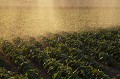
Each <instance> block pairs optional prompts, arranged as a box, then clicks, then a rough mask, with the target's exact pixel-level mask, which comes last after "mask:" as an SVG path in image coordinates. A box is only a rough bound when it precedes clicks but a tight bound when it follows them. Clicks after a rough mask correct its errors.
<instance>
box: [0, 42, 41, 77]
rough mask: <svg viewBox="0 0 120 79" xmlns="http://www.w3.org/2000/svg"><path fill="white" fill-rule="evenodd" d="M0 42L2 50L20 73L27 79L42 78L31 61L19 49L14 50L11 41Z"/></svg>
mask: <svg viewBox="0 0 120 79" xmlns="http://www.w3.org/2000/svg"><path fill="white" fill-rule="evenodd" d="M2 44H3V47H2V50H3V52H4V53H6V55H7V57H8V58H9V60H11V61H12V62H14V63H15V64H16V66H17V67H18V69H19V72H20V73H21V74H23V75H24V76H25V77H27V78H28V79H43V78H42V77H41V75H40V74H39V71H38V70H37V69H36V68H35V67H34V66H33V65H32V64H31V62H30V61H29V60H27V59H26V58H25V57H24V56H23V55H22V54H21V52H20V51H18V50H16V49H15V48H14V46H13V45H12V44H11V43H9V42H8V41H4V42H3V43H2Z"/></svg>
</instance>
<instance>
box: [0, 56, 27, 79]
mask: <svg viewBox="0 0 120 79" xmlns="http://www.w3.org/2000/svg"><path fill="white" fill-rule="evenodd" d="M5 67H6V64H5V62H4V61H3V60H2V58H0V79H28V78H27V77H24V76H23V75H18V74H16V73H14V72H12V71H10V70H7V69H6V68H5Z"/></svg>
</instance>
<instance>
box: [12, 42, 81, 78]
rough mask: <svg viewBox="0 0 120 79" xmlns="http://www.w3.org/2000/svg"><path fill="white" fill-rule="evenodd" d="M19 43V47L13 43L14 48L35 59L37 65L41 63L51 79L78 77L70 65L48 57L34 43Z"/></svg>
mask: <svg viewBox="0 0 120 79" xmlns="http://www.w3.org/2000/svg"><path fill="white" fill-rule="evenodd" d="M26 44H27V45H26ZM14 45H15V44H14ZM19 45H20V47H18V46H17V45H15V48H16V50H17V51H19V50H22V51H21V52H22V54H23V55H24V56H26V57H27V58H29V59H31V60H33V61H35V62H36V63H37V64H38V65H42V66H43V67H44V68H45V69H46V70H47V71H48V74H50V75H51V76H52V78H53V79H80V77H79V76H78V75H77V74H75V73H73V71H72V68H71V67H69V66H67V65H64V64H62V63H60V62H59V61H57V60H56V59H53V58H50V56H49V55H48V54H47V53H46V52H43V51H40V48H37V47H36V46H35V45H34V44H30V43H24V44H19ZM24 46H26V47H25V49H23V48H24Z"/></svg>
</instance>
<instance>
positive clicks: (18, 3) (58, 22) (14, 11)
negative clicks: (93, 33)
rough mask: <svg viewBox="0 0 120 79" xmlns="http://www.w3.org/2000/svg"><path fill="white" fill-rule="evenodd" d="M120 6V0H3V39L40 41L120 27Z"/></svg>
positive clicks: (0, 33) (0, 25) (0, 11)
mask: <svg viewBox="0 0 120 79" xmlns="http://www.w3.org/2000/svg"><path fill="white" fill-rule="evenodd" d="M66 6H67V7H66ZM71 6H72V7H75V8H71ZM77 6H78V7H77ZM84 6H87V8H86V7H84ZM119 6H120V0H0V37H4V38H9V39H11V38H13V37H17V36H20V37H26V36H34V37H37V36H39V35H41V34H45V33H48V32H53V33H56V32H58V31H65V32H71V31H78V30H79V31H80V30H83V29H86V28H87V29H89V27H93V28H98V27H100V28H106V27H110V26H116V25H120V8H119ZM46 7H47V8H46ZM59 7H62V8H59ZM76 7H77V8H76ZM79 7H82V8H79ZM88 7H92V8H88ZM94 7H97V8H94ZM98 7H102V9H101V8H98ZM103 7H105V8H103ZM106 7H110V8H109V9H106ZM116 7H118V8H116Z"/></svg>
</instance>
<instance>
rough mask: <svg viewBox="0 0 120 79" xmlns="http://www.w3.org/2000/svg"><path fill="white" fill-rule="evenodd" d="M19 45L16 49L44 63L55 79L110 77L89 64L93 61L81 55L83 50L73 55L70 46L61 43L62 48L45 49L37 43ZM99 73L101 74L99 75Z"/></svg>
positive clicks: (106, 78) (38, 62)
mask: <svg viewBox="0 0 120 79" xmlns="http://www.w3.org/2000/svg"><path fill="white" fill-rule="evenodd" d="M26 44H27V45H26ZM19 45H20V46H19V47H18V46H16V47H17V48H16V49H18V50H22V52H23V54H24V55H25V56H27V57H29V58H30V59H32V60H34V61H35V62H37V64H43V66H44V68H45V69H47V70H48V73H49V74H50V75H52V78H53V79H62V78H67V79H73V78H75V79H79V78H105V79H108V78H109V77H108V76H107V75H105V74H104V73H103V72H101V71H99V70H97V69H94V68H93V67H92V66H90V64H89V65H87V64H88V63H91V62H90V59H89V58H84V57H85V56H86V55H82V56H84V57H82V56H80V53H82V52H75V53H76V55H73V54H74V53H70V52H69V48H68V49H67V48H66V47H65V46H61V45H60V46H61V48H60V49H59V48H58V47H57V48H56V49H54V48H53V49H54V50H52V49H49V48H48V49H44V51H40V48H38V47H37V46H36V45H35V43H32V44H30V43H24V44H23V43H22V44H19ZM24 46H26V47H25V48H26V49H23V47H24ZM26 50H27V51H26ZM57 50H58V51H57ZM59 50H61V51H59ZM75 51H76V50H75ZM24 52H25V53H24ZM77 53H78V54H77ZM78 56H79V57H78ZM87 57H88V56H87ZM80 58H81V60H80ZM87 73H88V74H87ZM98 73H99V75H97V74H98ZM78 75H79V76H78Z"/></svg>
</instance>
